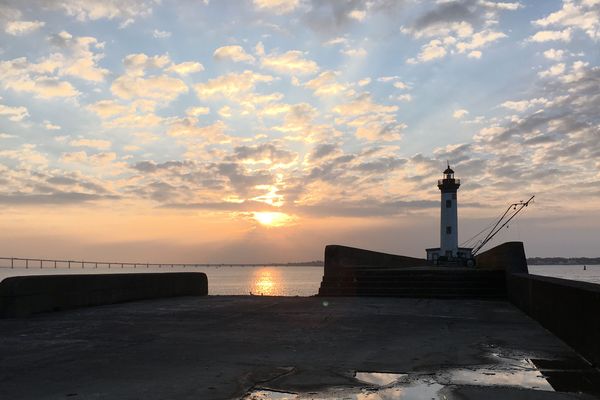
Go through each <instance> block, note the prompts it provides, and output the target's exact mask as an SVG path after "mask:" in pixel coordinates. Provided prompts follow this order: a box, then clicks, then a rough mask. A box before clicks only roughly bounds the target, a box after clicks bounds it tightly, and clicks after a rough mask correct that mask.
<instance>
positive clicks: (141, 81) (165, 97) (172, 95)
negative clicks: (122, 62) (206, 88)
mask: <svg viewBox="0 0 600 400" xmlns="http://www.w3.org/2000/svg"><path fill="white" fill-rule="evenodd" d="M110 90H111V92H112V93H113V94H114V95H115V96H117V97H120V98H122V99H128V100H129V99H134V98H145V99H151V100H156V101H159V102H166V103H169V102H171V101H173V100H175V99H176V98H177V97H178V96H179V95H181V94H183V93H187V91H188V87H187V85H186V84H185V83H184V82H183V81H182V80H180V79H177V78H173V77H171V76H167V75H158V76H150V77H147V78H144V77H138V76H131V75H121V76H120V77H118V78H117V79H115V80H114V81H113V83H112V85H111V87H110Z"/></svg>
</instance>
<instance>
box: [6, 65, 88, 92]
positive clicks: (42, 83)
mask: <svg viewBox="0 0 600 400" xmlns="http://www.w3.org/2000/svg"><path fill="white" fill-rule="evenodd" d="M55 69H56V66H55V65H54V64H52V63H48V62H46V61H42V62H40V63H30V62H29V61H27V58H25V57H20V58H15V59H13V60H9V61H0V81H1V82H2V86H3V87H4V88H5V89H11V90H14V91H16V92H27V93H33V94H35V95H36V96H37V97H40V98H46V99H48V98H52V97H74V96H77V95H79V92H78V91H77V90H76V89H75V87H73V85H71V84H70V83H69V82H66V81H61V80H59V79H58V78H57V77H53V76H48V75H47V74H48V73H52V72H53V71H54V70H55Z"/></svg>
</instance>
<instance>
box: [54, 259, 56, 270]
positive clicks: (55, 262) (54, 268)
mask: <svg viewBox="0 0 600 400" xmlns="http://www.w3.org/2000/svg"><path fill="white" fill-rule="evenodd" d="M54 269H56V260H54Z"/></svg>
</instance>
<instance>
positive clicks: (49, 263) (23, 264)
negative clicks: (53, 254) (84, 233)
mask: <svg viewBox="0 0 600 400" xmlns="http://www.w3.org/2000/svg"><path fill="white" fill-rule="evenodd" d="M0 261H10V266H8V265H7V266H3V265H0V268H12V269H14V268H26V269H29V268H37V269H44V268H46V269H48V268H52V269H58V268H68V269H73V268H79V269H85V268H93V269H97V268H98V267H100V268H108V269H111V268H121V269H123V268H126V267H127V268H131V267H133V268H134V269H137V268H146V269H148V268H151V267H152V268H200V267H260V266H275V265H278V264H229V263H227V264H213V263H203V264H182V263H148V262H146V263H132V262H111V261H85V260H50V259H46V258H20V257H0ZM2 264H3V263H2ZM7 264H8V263H7Z"/></svg>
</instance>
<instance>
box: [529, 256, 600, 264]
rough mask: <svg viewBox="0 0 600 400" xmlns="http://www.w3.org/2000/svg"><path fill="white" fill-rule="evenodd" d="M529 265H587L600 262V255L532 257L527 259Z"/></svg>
mask: <svg viewBox="0 0 600 400" xmlns="http://www.w3.org/2000/svg"><path fill="white" fill-rule="evenodd" d="M527 264H529V265H587V264H591V265H593V264H600V257H573V258H565V257H532V258H528V259H527Z"/></svg>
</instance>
